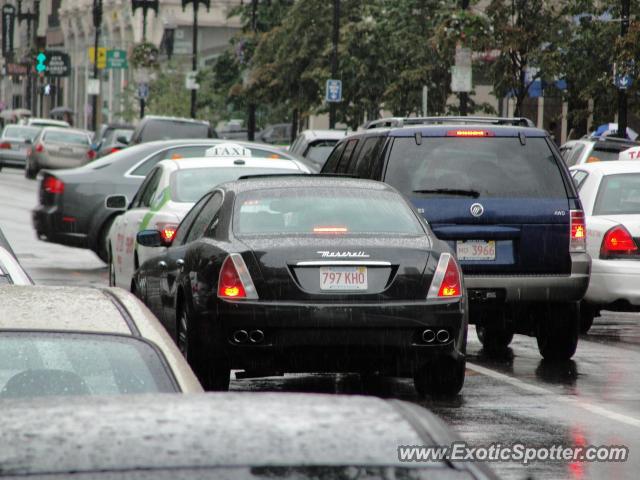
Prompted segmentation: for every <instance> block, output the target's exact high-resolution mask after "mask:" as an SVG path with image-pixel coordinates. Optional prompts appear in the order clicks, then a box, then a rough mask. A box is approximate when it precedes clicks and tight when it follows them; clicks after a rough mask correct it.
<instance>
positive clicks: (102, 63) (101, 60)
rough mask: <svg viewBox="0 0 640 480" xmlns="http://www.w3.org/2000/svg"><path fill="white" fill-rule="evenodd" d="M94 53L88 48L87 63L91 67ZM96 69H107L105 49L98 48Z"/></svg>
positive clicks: (91, 48)
mask: <svg viewBox="0 0 640 480" xmlns="http://www.w3.org/2000/svg"><path fill="white" fill-rule="evenodd" d="M94 58H95V53H94V51H93V47H90V48H89V62H90V63H91V65H93V63H94ZM98 68H100V69H103V68H107V48H106V47H98Z"/></svg>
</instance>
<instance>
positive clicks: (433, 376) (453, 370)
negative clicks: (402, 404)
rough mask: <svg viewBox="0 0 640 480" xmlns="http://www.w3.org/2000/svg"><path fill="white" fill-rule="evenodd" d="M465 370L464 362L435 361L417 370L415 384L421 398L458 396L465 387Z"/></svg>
mask: <svg viewBox="0 0 640 480" xmlns="http://www.w3.org/2000/svg"><path fill="white" fill-rule="evenodd" d="M465 368H466V362H465V361H464V360H453V359H450V358H442V359H438V360H433V361H430V362H427V363H425V364H424V365H422V366H420V367H419V368H417V369H416V370H415V372H414V374H413V384H414V386H415V388H416V391H417V392H418V394H419V395H420V396H425V395H446V396H452V395H456V394H457V393H458V392H460V390H462V386H463V385H464V375H465Z"/></svg>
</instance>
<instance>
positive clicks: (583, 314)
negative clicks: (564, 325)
mask: <svg viewBox="0 0 640 480" xmlns="http://www.w3.org/2000/svg"><path fill="white" fill-rule="evenodd" d="M595 317H596V309H595V308H593V307H592V306H591V305H589V304H588V303H585V302H580V333H587V332H588V331H589V329H591V326H592V325H593V319H594V318H595Z"/></svg>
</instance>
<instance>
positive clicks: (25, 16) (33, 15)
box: [16, 0, 40, 110]
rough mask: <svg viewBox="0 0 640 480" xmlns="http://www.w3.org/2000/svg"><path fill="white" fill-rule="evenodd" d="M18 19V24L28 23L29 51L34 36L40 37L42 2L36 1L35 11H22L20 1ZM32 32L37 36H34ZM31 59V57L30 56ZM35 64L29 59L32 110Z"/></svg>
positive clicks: (19, 1) (28, 102)
mask: <svg viewBox="0 0 640 480" xmlns="http://www.w3.org/2000/svg"><path fill="white" fill-rule="evenodd" d="M16 17H17V19H18V23H22V22H24V21H26V22H27V45H28V46H29V49H31V47H33V46H34V45H35V43H36V42H35V41H34V36H37V35H38V19H39V17H40V0H34V2H33V10H26V11H23V10H22V0H18V13H17V14H16ZM32 23H33V24H34V28H32V27H31V24H32ZM32 32H33V33H35V35H32ZM30 57H31V55H30ZM32 62H33V59H32V58H29V69H28V71H27V102H26V103H27V105H26V107H27V109H29V110H31V107H32V104H33V101H32V100H33V90H34V89H33V81H32V78H31V63H32Z"/></svg>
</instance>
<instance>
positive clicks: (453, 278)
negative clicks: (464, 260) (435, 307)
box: [427, 253, 463, 300]
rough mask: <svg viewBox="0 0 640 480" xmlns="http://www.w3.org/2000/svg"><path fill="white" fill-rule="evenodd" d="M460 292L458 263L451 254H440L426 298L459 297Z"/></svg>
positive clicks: (460, 295) (460, 281)
mask: <svg viewBox="0 0 640 480" xmlns="http://www.w3.org/2000/svg"><path fill="white" fill-rule="evenodd" d="M462 293H463V292H462V275H461V273H460V267H458V263H457V262H456V260H455V258H453V256H452V255H451V254H449V253H443V254H441V255H440V260H439V261H438V266H437V267H436V271H435V273H434V275H433V280H432V281H431V287H430V288H429V293H428V294H427V299H428V300H437V299H446V298H460V297H462Z"/></svg>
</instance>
